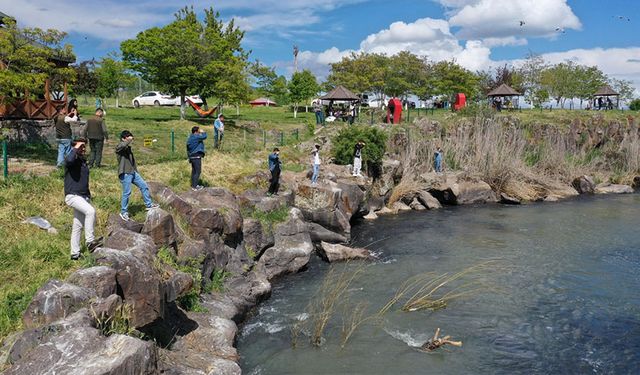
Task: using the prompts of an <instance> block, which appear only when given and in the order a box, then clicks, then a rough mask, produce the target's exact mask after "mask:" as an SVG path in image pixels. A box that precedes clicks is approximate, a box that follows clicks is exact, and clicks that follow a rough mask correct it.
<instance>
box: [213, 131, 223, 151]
mask: <svg viewBox="0 0 640 375" xmlns="http://www.w3.org/2000/svg"><path fill="white" fill-rule="evenodd" d="M222 138H224V132H221V131H218V129H215V128H214V129H213V147H214V148H218V146H219V145H221V144H222Z"/></svg>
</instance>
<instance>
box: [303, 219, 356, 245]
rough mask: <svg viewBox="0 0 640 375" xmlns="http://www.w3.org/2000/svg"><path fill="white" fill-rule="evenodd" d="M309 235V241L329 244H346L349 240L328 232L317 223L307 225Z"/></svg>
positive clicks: (338, 234)
mask: <svg viewBox="0 0 640 375" xmlns="http://www.w3.org/2000/svg"><path fill="white" fill-rule="evenodd" d="M307 226H308V228H309V234H310V235H311V241H313V242H314V243H316V242H321V241H324V242H329V243H347V242H349V239H348V238H347V237H346V236H343V235H342V234H340V233H336V232H333V231H330V230H329V229H327V228H325V227H323V226H322V225H320V224H317V223H308V224H307Z"/></svg>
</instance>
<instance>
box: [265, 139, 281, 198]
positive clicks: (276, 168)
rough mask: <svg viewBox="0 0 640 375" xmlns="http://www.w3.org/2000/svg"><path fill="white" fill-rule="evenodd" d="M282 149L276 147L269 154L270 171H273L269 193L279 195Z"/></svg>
mask: <svg viewBox="0 0 640 375" xmlns="http://www.w3.org/2000/svg"><path fill="white" fill-rule="evenodd" d="M281 164H282V162H281V161H280V150H279V149H278V148H277V147H276V148H274V149H273V152H272V153H271V154H269V171H270V172H271V181H270V182H271V183H270V184H269V192H268V194H269V195H278V188H279V187H280V165H281Z"/></svg>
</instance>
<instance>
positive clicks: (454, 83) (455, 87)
mask: <svg viewBox="0 0 640 375" xmlns="http://www.w3.org/2000/svg"><path fill="white" fill-rule="evenodd" d="M478 82H479V78H478V76H476V75H475V74H474V73H473V72H471V71H469V70H467V69H465V68H463V67H462V66H460V65H458V64H457V63H456V62H455V61H440V62H437V63H435V64H434V66H433V87H434V95H441V96H445V97H447V98H451V97H452V96H453V95H454V94H456V93H459V92H461V93H464V94H466V96H467V97H468V98H470V99H473V98H477V97H478V95H479V88H478Z"/></svg>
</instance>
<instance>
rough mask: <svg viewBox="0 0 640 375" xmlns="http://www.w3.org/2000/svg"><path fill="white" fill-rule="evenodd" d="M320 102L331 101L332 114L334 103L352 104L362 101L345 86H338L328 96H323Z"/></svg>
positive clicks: (330, 109)
mask: <svg viewBox="0 0 640 375" xmlns="http://www.w3.org/2000/svg"><path fill="white" fill-rule="evenodd" d="M320 100H327V101H329V112H331V111H332V109H333V102H335V101H345V102H350V103H351V102H358V101H360V98H359V97H358V96H357V95H356V94H354V93H352V92H351V91H349V90H348V89H347V88H345V87H344V86H340V85H338V86H336V87H335V88H334V89H333V90H331V91H329V92H328V93H327V94H325V95H323V96H321V97H320Z"/></svg>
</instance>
